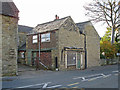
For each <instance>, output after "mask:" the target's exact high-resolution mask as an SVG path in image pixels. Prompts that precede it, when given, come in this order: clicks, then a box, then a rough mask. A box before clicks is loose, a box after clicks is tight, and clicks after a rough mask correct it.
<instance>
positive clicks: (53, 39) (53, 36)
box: [27, 31, 57, 49]
mask: <svg viewBox="0 0 120 90" xmlns="http://www.w3.org/2000/svg"><path fill="white" fill-rule="evenodd" d="M37 36H38V40H39V34H37ZM32 37H33V35H32V34H31V35H28V36H27V42H28V43H29V44H27V49H39V43H34V44H33V43H32ZM40 37H41V35H40ZM40 41H41V39H40ZM56 43H57V36H56V31H52V32H50V42H41V43H40V47H41V49H45V48H55V47H56Z"/></svg>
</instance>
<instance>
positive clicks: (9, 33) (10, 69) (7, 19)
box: [0, 1, 19, 75]
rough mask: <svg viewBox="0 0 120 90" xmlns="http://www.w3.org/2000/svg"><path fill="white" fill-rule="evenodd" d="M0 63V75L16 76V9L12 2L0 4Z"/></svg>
mask: <svg viewBox="0 0 120 90" xmlns="http://www.w3.org/2000/svg"><path fill="white" fill-rule="evenodd" d="M1 5H2V10H1V11H0V62H2V64H1V65H2V70H0V71H2V75H16V74H17V33H18V32H17V28H18V19H19V18H18V13H19V11H18V9H17V7H16V5H15V4H14V2H12V1H11V2H0V6H1Z"/></svg>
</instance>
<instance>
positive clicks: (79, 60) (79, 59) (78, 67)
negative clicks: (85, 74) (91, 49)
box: [77, 52, 81, 69]
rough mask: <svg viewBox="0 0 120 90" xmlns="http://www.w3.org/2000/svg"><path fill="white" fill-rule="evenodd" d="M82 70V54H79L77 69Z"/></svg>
mask: <svg viewBox="0 0 120 90" xmlns="http://www.w3.org/2000/svg"><path fill="white" fill-rule="evenodd" d="M80 68H81V53H79V52H78V53H77V69H80Z"/></svg>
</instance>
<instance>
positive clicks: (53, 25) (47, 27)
mask: <svg viewBox="0 0 120 90" xmlns="http://www.w3.org/2000/svg"><path fill="white" fill-rule="evenodd" d="M69 17H70V16H68V17H64V18H61V19H57V20H54V21H50V22H47V23H43V24H38V25H37V26H36V27H35V28H34V32H39V33H41V32H46V31H52V30H56V29H59V28H60V26H61V25H62V24H63V23H64V22H65V21H66V20H67V19H68V18H69Z"/></svg>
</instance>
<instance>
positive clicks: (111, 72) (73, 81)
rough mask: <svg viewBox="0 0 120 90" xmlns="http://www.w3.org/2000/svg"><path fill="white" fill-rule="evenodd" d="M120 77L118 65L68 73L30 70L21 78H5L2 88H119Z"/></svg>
mask: <svg viewBox="0 0 120 90" xmlns="http://www.w3.org/2000/svg"><path fill="white" fill-rule="evenodd" d="M27 70H28V69H27ZM119 75H120V73H119V72H118V65H108V66H99V67H92V68H89V69H86V70H68V71H43V70H39V71H35V69H33V68H30V70H28V71H25V70H23V71H20V72H19V76H14V77H3V78H2V88H3V89H5V88H9V89H15V88H17V89H21V88H32V89H33V88H34V89H38V90H40V89H42V88H118V87H119V82H118V76H119ZM39 88H40V89H39Z"/></svg>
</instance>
